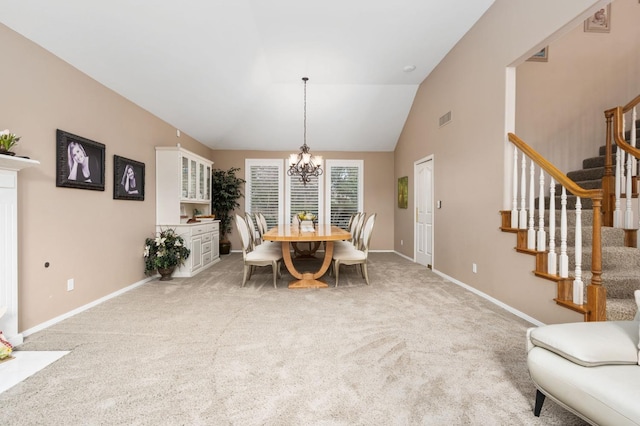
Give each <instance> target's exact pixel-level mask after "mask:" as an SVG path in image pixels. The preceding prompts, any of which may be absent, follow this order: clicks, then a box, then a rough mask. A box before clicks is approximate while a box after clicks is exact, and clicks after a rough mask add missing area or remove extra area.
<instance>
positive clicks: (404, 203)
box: [398, 176, 409, 209]
mask: <svg viewBox="0 0 640 426" xmlns="http://www.w3.org/2000/svg"><path fill="white" fill-rule="evenodd" d="M408 206H409V177H408V176H403V177H401V178H398V208H400V209H406V208H407V207H408Z"/></svg>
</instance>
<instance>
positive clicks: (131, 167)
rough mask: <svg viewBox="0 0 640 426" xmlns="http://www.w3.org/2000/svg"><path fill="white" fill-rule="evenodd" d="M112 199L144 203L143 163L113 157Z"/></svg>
mask: <svg viewBox="0 0 640 426" xmlns="http://www.w3.org/2000/svg"><path fill="white" fill-rule="evenodd" d="M113 199H114V200H136V201H144V163H141V162H139V161H135V160H131V159H129V158H124V157H120V156H119V155H114V156H113Z"/></svg>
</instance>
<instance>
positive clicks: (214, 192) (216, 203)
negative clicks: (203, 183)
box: [211, 167, 245, 254]
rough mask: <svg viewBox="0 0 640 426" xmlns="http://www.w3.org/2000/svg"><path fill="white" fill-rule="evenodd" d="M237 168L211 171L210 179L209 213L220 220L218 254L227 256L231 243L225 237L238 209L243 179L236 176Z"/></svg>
mask: <svg viewBox="0 0 640 426" xmlns="http://www.w3.org/2000/svg"><path fill="white" fill-rule="evenodd" d="M238 170H240V169H239V168H238V167H232V168H230V169H229V170H221V169H213V171H212V177H211V213H213V214H215V215H216V219H220V254H229V252H230V251H231V242H230V241H229V239H228V238H227V235H228V234H229V233H230V232H231V228H232V225H233V219H232V213H233V211H234V210H235V209H237V208H238V207H240V203H238V200H239V199H240V197H243V196H244V195H243V194H242V184H244V183H245V180H244V179H241V178H239V177H237V176H236V172H237V171H238Z"/></svg>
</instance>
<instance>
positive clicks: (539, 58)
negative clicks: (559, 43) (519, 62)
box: [527, 46, 549, 62]
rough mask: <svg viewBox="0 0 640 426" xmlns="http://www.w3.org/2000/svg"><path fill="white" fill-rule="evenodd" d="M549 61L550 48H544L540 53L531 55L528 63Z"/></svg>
mask: <svg viewBox="0 0 640 426" xmlns="http://www.w3.org/2000/svg"><path fill="white" fill-rule="evenodd" d="M548 60H549V46H546V47H544V48H543V49H541V50H540V51H539V52H537V53H534V54H533V55H531V57H530V58H529V59H527V61H533V62H547V61H548Z"/></svg>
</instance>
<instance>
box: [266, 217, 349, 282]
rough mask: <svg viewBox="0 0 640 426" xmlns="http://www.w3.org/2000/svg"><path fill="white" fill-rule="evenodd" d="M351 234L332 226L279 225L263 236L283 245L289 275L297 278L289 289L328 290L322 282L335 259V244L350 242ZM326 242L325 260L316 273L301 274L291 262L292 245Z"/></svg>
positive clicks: (267, 239) (283, 254)
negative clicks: (342, 241) (344, 241)
mask: <svg viewBox="0 0 640 426" xmlns="http://www.w3.org/2000/svg"><path fill="white" fill-rule="evenodd" d="M350 238H351V233H350V232H349V231H345V230H344V229H342V228H340V227H338V226H333V225H331V224H317V225H315V226H314V227H313V228H311V227H308V226H307V227H300V226H299V225H278V226H275V227H273V228H271V229H269V230H268V231H267V232H265V233H264V234H263V235H262V239H263V240H266V241H279V242H280V243H281V245H282V258H283V259H284V264H285V265H286V267H287V270H288V271H289V273H290V274H291V275H292V276H293V277H294V278H297V280H296V281H292V282H291V283H289V288H326V287H328V285H327V283H325V282H322V281H320V280H319V279H318V278H320V277H322V276H323V275H324V274H325V273H326V272H327V269H329V265H330V264H331V259H332V258H333V242H334V241H340V240H348V239H350ZM318 241H319V242H324V243H325V248H324V260H323V262H322V265H321V266H320V269H318V270H317V271H315V272H299V271H298V270H297V269H296V267H295V265H294V264H293V261H292V260H291V244H292V243H301V242H318Z"/></svg>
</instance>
